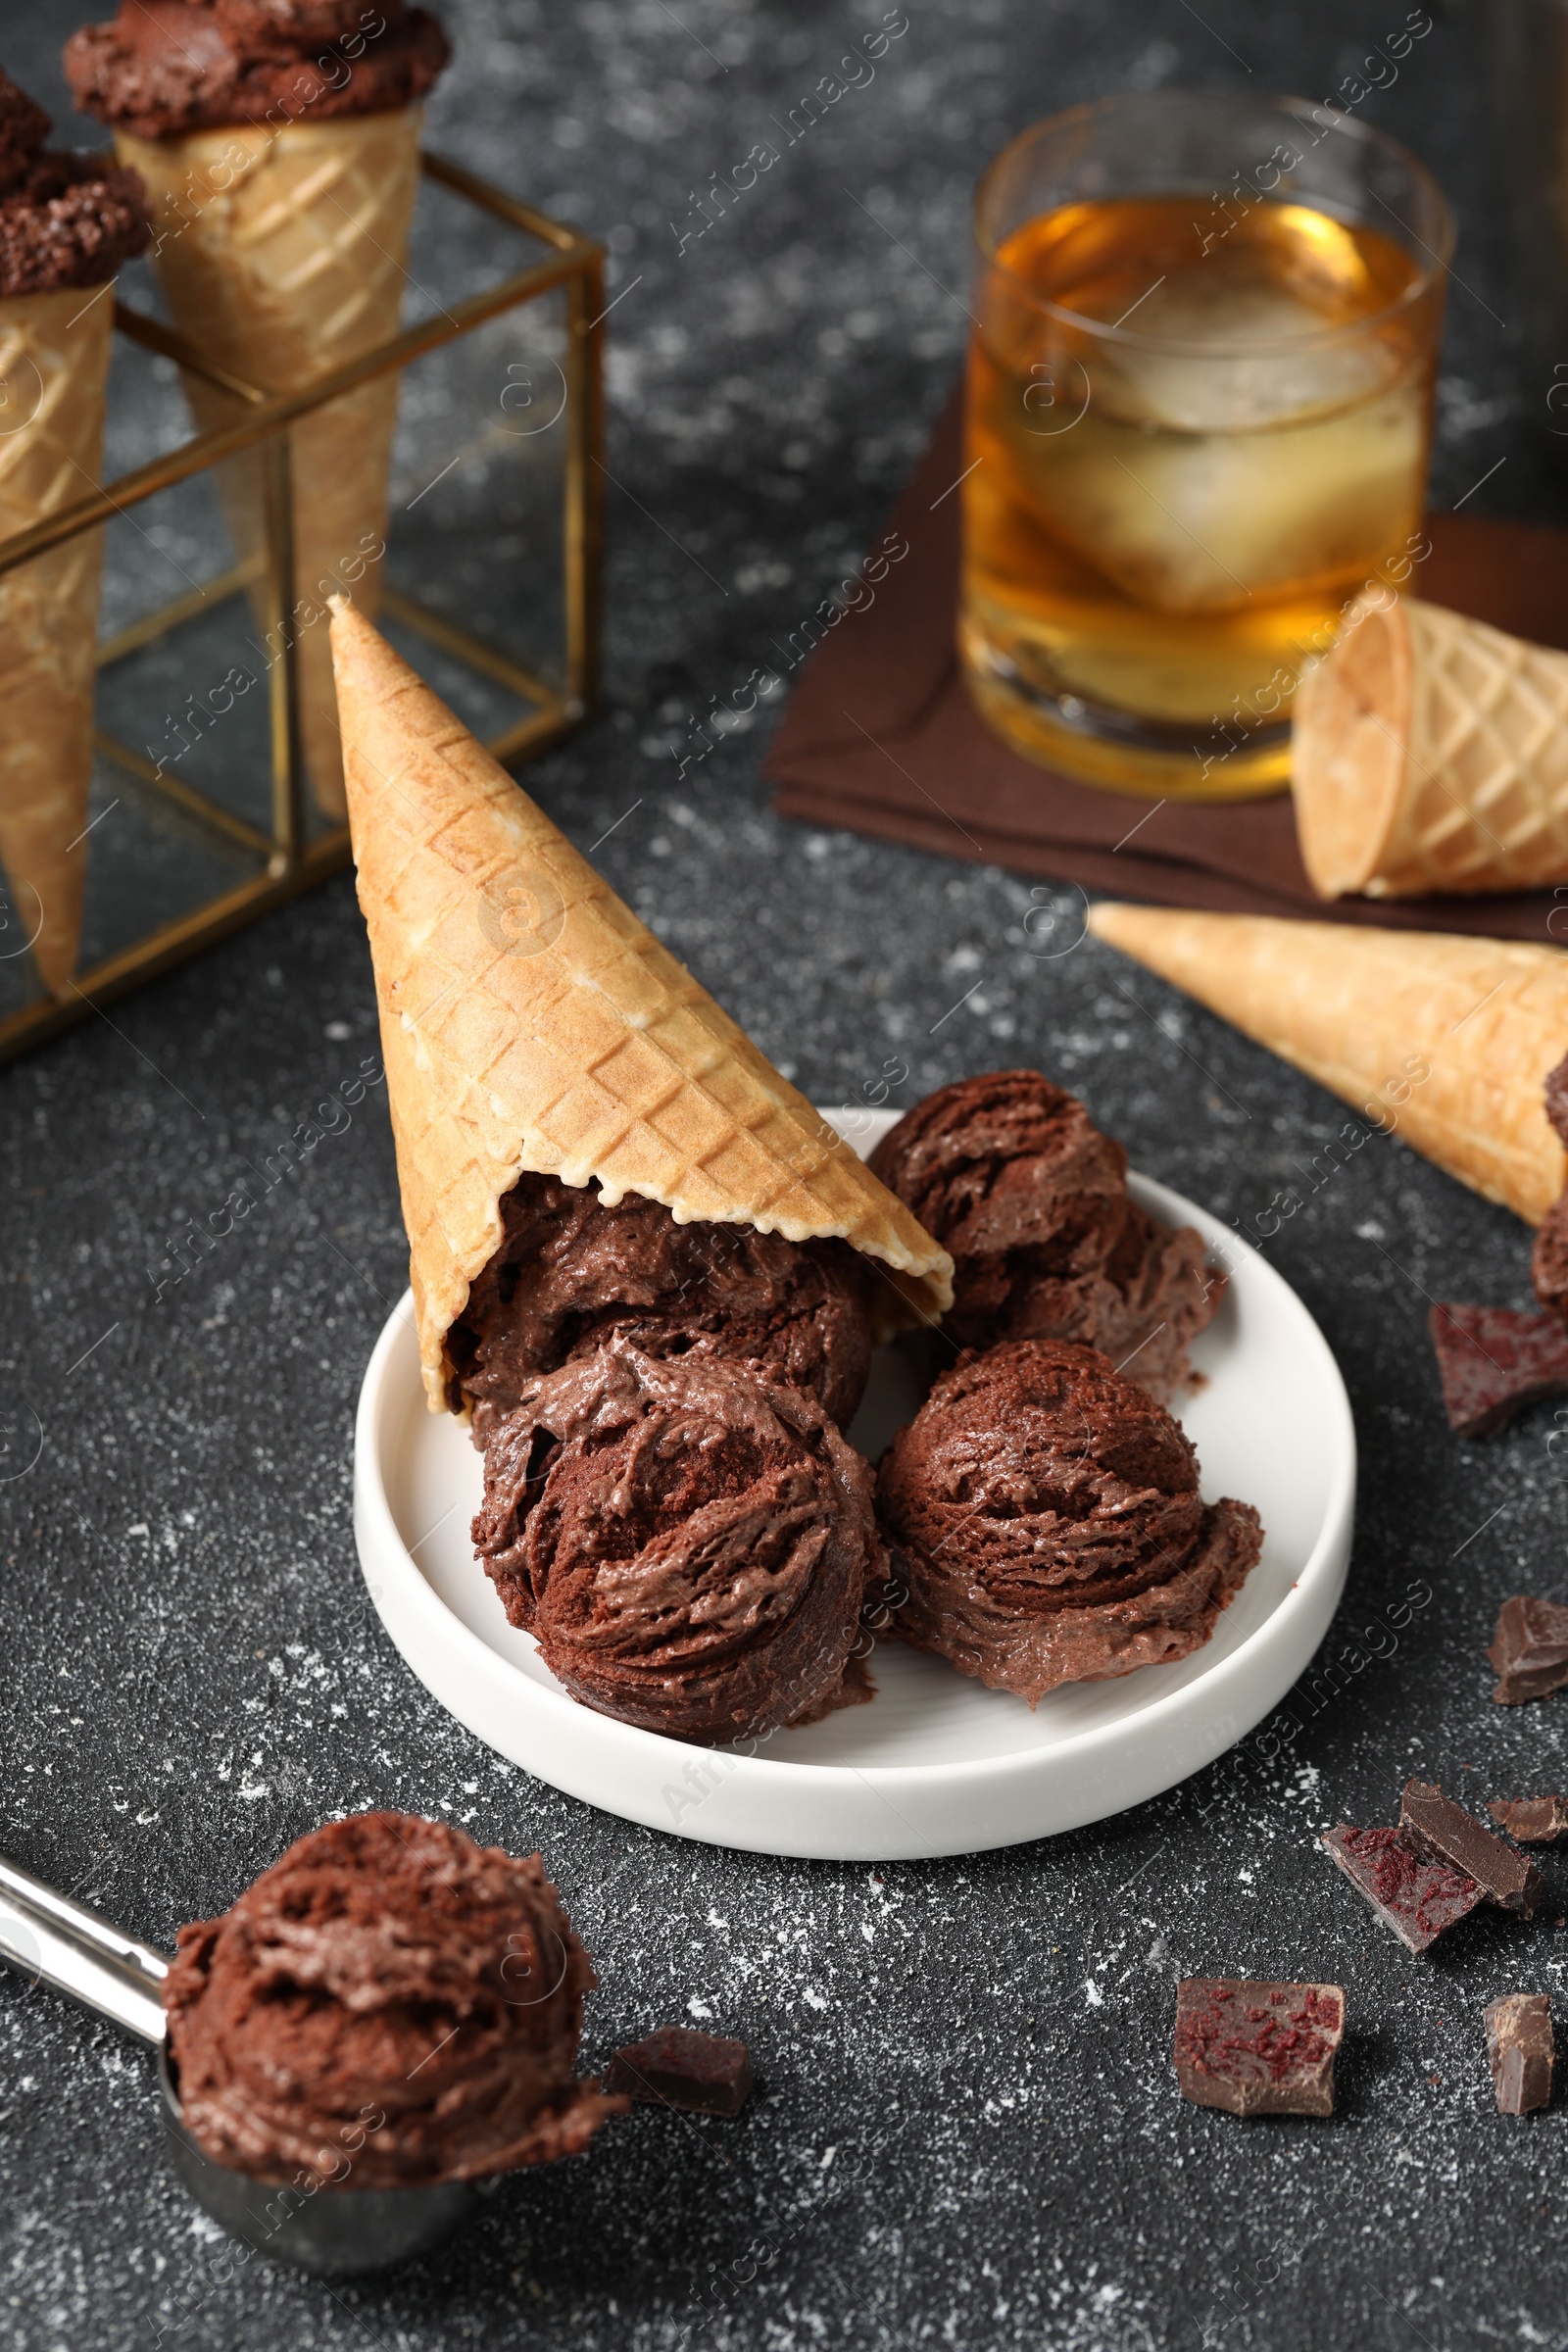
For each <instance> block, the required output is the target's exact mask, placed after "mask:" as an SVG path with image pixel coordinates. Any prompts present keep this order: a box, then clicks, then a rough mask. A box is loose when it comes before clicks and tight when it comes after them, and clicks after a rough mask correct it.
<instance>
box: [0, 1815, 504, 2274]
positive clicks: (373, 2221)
mask: <svg viewBox="0 0 1568 2352" xmlns="http://www.w3.org/2000/svg"><path fill="white" fill-rule="evenodd" d="M0 1960H5V1961H8V1962H9V1963H10V1965H11V1967H13V1968H15V1969H18V1970H20V1971H21V1973H22V1974H23V1975H24V1976H26V1977H30V1978H31V1979H32V1980H33V1982H34V1983H36V1982H37V1981H38V1979H39V1978H42V1980H43V1981H44V1983H45V1984H46V1985H55V1986H56V1987H57V1988H58V1989H59V1990H60V1991H61V1992H69V1993H70V1994H71V1996H72V1998H73V2000H77V2001H80V2002H81V2004H82V2006H83V2007H84V2008H86V2009H93V2010H96V2011H97V2013H98V2015H99V2016H100V2017H107V2018H108V2019H110V2021H111V2022H112V2023H113V2024H115V2025H117V2026H123V2028H124V2029H125V2031H126V2032H127V2033H130V2034H139V2035H140V2037H141V2039H142V2040H143V2041H147V2042H151V2043H152V2045H153V2047H154V2048H155V2049H156V2050H157V2051H158V2053H159V2058H158V2074H159V2080H160V2082H161V2083H162V2085H163V2104H164V2130H165V2134H166V2137H167V2139H168V2143H169V2153H170V2156H171V2159H172V2163H173V2167H174V2170H175V2172H176V2173H177V2174H178V2175H179V2177H180V2179H181V2180H182V2181H183V2182H184V2184H185V2186H186V2187H187V2188H188V2189H189V2191H190V2193H191V2195H192V2196H193V2197H194V2198H195V2199H196V2202H197V2203H198V2205H200V2206H202V2207H203V2208H204V2209H205V2211H206V2212H208V2213H210V2214H211V2215H212V2217H213V2219H214V2221H215V2222H219V2223H221V2225H222V2227H223V2228H224V2229H227V2230H229V2231H230V2232H231V2233H232V2234H233V2235H234V2236H235V2237H238V2238H243V2239H244V2241H245V2242H246V2244H247V2245H251V2246H254V2247H255V2248H256V2250H257V2251H258V2252H259V2253H262V2254H267V2255H270V2257H271V2258H272V2259H273V2260H274V2261H276V2262H290V2263H293V2264H295V2265H296V2266H297V2267H298V2268H299V2269H300V2270H304V2271H315V2272H317V2273H318V2274H319V2276H320V2277H322V2278H348V2277H351V2276H352V2275H353V2274H355V2273H356V2272H363V2271H383V2270H388V2269H390V2268H391V2266H392V2264H393V2263H395V2262H406V2261H408V2260H409V2259H410V2258H411V2256H413V2255H416V2254H422V2253H424V2252H425V2251H426V2250H427V2249H428V2248H429V2247H431V2246H433V2245H435V2244H436V2243H437V2241H438V2240H439V2239H441V2238H443V2237H445V2236H446V2235H447V2233H448V2231H449V2230H451V2229H455V2228H456V2227H457V2225H458V2223H459V2222H460V2221H462V2220H463V2219H464V2218H465V2216H466V2214H467V2213H468V2212H469V2210H470V2208H471V2207H472V2205H473V2204H474V2202H475V2199H476V2197H477V2195H478V2193H479V2191H478V2189H477V2187H476V2186H475V2184H474V2183H473V2182H471V2181H466V2180H443V2181H438V2182H436V2183H435V2184H434V2185H433V2186H431V2187H428V2188H356V2187H355V2186H354V2185H353V2181H352V2179H351V2180H348V2181H345V2182H343V2183H342V2184H341V2185H337V2184H333V2183H331V2182H327V2181H324V2180H323V2181H320V2182H319V2185H317V2186H296V2185H293V2184H289V2185H284V2186H279V2185H277V2184H276V2183H273V2182H269V2181H266V2180H252V2179H251V2177H250V2175H249V2174H248V2173H240V2172H235V2171H234V2170H233V2169H232V2168H231V2167H230V2166H228V2165H223V2164H215V2163H214V2161H213V2159H212V2158H211V2157H210V2156H207V2155H205V2154H204V2153H203V2151H202V2149H201V2148H200V2147H199V2146H198V2144H197V2142H196V2140H195V2139H194V2138H193V2137H192V2135H191V2133H190V2132H189V2131H187V2130H186V2128H185V2118H184V2114H183V2111H182V2110H181V2107H180V2103H179V2086H178V2084H177V2082H175V2080H174V2077H173V2074H172V2070H171V2067H170V2063H169V2052H168V2049H167V2048H166V2046H165V2042H164V2003H163V1982H164V1979H165V1977H166V1976H167V1975H168V1973H169V1966H170V1963H169V1958H168V1955H167V1954H166V1953H164V1952H159V1951H154V1949H153V1948H152V1946H151V1945H150V1944H146V1943H138V1942H137V1940H136V1938H135V1936H127V1935H126V1934H125V1933H124V1932H123V1929H121V1928H116V1927H112V1926H111V1925H110V1923H109V1922H108V1920H106V1919H100V1918H99V1917H98V1915H97V1913H96V1912H95V1911H88V1910H87V1909H85V1908H84V1906H83V1905H82V1904H80V1903H73V1902H72V1901H71V1899H70V1898H69V1896H67V1895H64V1894H57V1893H56V1891H55V1889H54V1888H53V1887H46V1886H45V1885H44V1884H43V1882H42V1881H41V1880H40V1879H35V1878H32V1877H31V1876H30V1875H29V1874H28V1873H27V1872H26V1871H25V1870H19V1869H18V1868H17V1866H16V1864H15V1863H14V1862H8V1861H6V1860H5V1859H4V1857H3V1856H0ZM312 2178H314V2177H312Z"/></svg>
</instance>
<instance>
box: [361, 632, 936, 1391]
mask: <svg viewBox="0 0 1568 2352" xmlns="http://www.w3.org/2000/svg"><path fill="white" fill-rule="evenodd" d="M331 634H332V650H333V655H334V658H335V662H336V667H337V692H338V706H339V711H340V718H341V725H342V734H343V749H344V771H345V778H346V782H347V789H348V805H349V822H350V825H351V827H352V829H353V837H354V855H355V861H356V864H357V866H358V869H359V890H360V905H361V907H363V909H364V912H365V917H366V922H367V925H368V930H369V935H370V953H371V957H372V960H373V963H374V966H375V985H376V996H377V1000H378V1003H379V1006H380V1014H381V1039H382V1050H383V1054H384V1057H385V1063H386V1076H387V1095H388V1101H389V1103H390V1105H391V1111H392V1128H393V1135H394V1138H395V1141H396V1146H397V1157H398V1180H399V1184H400V1187H401V1190H402V1196H403V1211H404V1219H405V1222H406V1224H407V1226H408V1232H409V1245H410V1265H411V1273H412V1279H413V1284H414V1299H415V1308H416V1313H417V1321H418V1335H419V1355H420V1362H421V1366H422V1370H423V1375H424V1383H425V1389H426V1393H427V1396H428V1397H429V1401H430V1405H431V1407H432V1409H433V1410H440V1409H441V1408H442V1407H443V1406H445V1405H446V1404H447V1403H448V1401H449V1398H450V1397H451V1393H452V1383H453V1367H452V1364H451V1361H450V1359H449V1354H448V1349H447V1337H448V1334H449V1332H450V1330H451V1327H452V1325H453V1323H454V1321H455V1320H456V1318H457V1317H458V1316H460V1315H461V1314H462V1312H463V1310H464V1307H465V1304H466V1300H467V1298H468V1292H469V1286H470V1285H471V1284H472V1283H473V1282H474V1281H475V1279H476V1278H477V1277H478V1275H479V1274H480V1273H481V1271H482V1270H483V1269H484V1268H485V1267H486V1266H487V1265H488V1264H489V1262H490V1260H491V1258H492V1256H493V1255H494V1253H495V1251H496V1250H497V1248H498V1245H499V1244H500V1242H501V1240H502V1231H503V1219H502V1211H501V1205H500V1204H501V1201H502V1200H503V1198H504V1196H505V1195H506V1194H508V1193H509V1192H510V1191H511V1190H512V1189H513V1187H514V1186H515V1185H516V1183H517V1181H518V1178H519V1176H521V1175H522V1174H523V1173H524V1171H532V1172H533V1173H535V1174H538V1175H544V1176H552V1177H558V1178H560V1179H562V1180H563V1181H564V1183H565V1184H567V1185H572V1186H586V1185H589V1184H594V1185H597V1187H598V1191H599V1198H600V1200H601V1201H602V1202H603V1204H604V1205H605V1206H606V1207H612V1208H613V1206H614V1205H615V1204H616V1203H617V1202H618V1201H620V1200H621V1199H622V1197H623V1196H625V1195H629V1194H635V1195H639V1196H641V1197H642V1198H643V1199H644V1200H646V1201H658V1202H660V1203H662V1205H663V1207H665V1208H666V1209H668V1210H669V1211H670V1212H671V1214H672V1216H673V1217H674V1218H675V1220H676V1222H677V1223H678V1224H682V1225H684V1224H686V1223H688V1222H691V1221H694V1220H701V1221H705V1222H708V1223H711V1224H715V1225H719V1224H721V1225H741V1226H751V1227H754V1228H756V1229H757V1230H758V1231H760V1232H761V1233H777V1234H782V1235H783V1236H784V1237H785V1238H786V1239H787V1240H789V1241H792V1242H811V1241H825V1240H831V1239H842V1240H844V1241H847V1242H848V1243H850V1244H851V1245H852V1247H853V1248H854V1249H855V1250H858V1251H859V1252H860V1253H862V1255H863V1256H865V1257H866V1258H868V1259H869V1260H870V1261H871V1263H872V1266H873V1268H874V1270H875V1272H876V1274H877V1276H878V1279H877V1280H876V1281H875V1283H874V1285H873V1289H872V1302H873V1316H874V1319H875V1321H876V1323H877V1325H878V1326H879V1327H880V1328H881V1329H882V1330H884V1331H885V1330H889V1329H893V1328H896V1327H897V1326H898V1325H899V1324H900V1323H911V1322H913V1321H915V1320H916V1319H918V1318H922V1317H923V1318H925V1319H928V1320H929V1319H930V1318H931V1317H932V1316H934V1315H937V1314H940V1313H942V1312H943V1311H944V1310H945V1309H946V1308H947V1306H948V1305H950V1304H951V1302H952V1288H951V1274H952V1261H951V1259H950V1258H949V1256H948V1254H947V1252H946V1251H945V1250H942V1249H941V1248H939V1246H938V1245H937V1244H936V1243H935V1242H934V1241H933V1240H932V1239H931V1237H930V1235H929V1234H927V1233H926V1232H925V1231H924V1229H923V1228H922V1227H921V1226H920V1225H919V1224H918V1223H917V1222H916V1220H915V1219H914V1218H913V1217H912V1216H911V1215H910V1213H909V1211H908V1210H907V1208H906V1207H905V1205H904V1203H903V1202H902V1201H899V1200H897V1199H896V1198H895V1197H894V1195H893V1194H892V1193H890V1192H889V1191H887V1189H886V1188H885V1187H884V1186H883V1185H882V1184H880V1183H879V1182H878V1181H877V1179H876V1178H875V1177H874V1176H873V1175H872V1174H871V1172H870V1170H869V1168H867V1167H866V1166H865V1165H864V1163H863V1161H861V1160H860V1159H859V1158H858V1156H857V1154H856V1153H855V1152H854V1151H853V1150H852V1149H851V1148H850V1147H849V1146H848V1145H846V1144H844V1143H843V1142H841V1141H840V1139H839V1138H838V1137H837V1136H836V1135H835V1134H834V1133H833V1132H832V1130H831V1129H830V1128H828V1127H827V1126H826V1125H825V1124H824V1122H823V1120H822V1119H821V1118H820V1116H819V1115H818V1114H817V1112H816V1111H815V1110H814V1109H813V1108H812V1106H811V1104H810V1103H808V1102H807V1101H806V1099H805V1097H804V1096H802V1095H801V1094H799V1093H797V1091H796V1089H795V1088H794V1087H793V1086H791V1085H790V1084H789V1082H788V1080H787V1079H785V1078H783V1077H781V1076H780V1075H779V1073H778V1071H777V1070H775V1069H774V1068H773V1067H772V1065H771V1064H770V1063H769V1062H768V1061H767V1060H766V1058H765V1057H764V1056H763V1054H760V1052H759V1051H758V1049H757V1047H756V1046H754V1045H753V1043H752V1041H751V1039H750V1038H749V1037H747V1036H746V1034H745V1032H744V1031H743V1030H742V1029H741V1028H740V1027H739V1026H738V1025H737V1024H736V1023H735V1022H734V1021H733V1020H731V1018H730V1017H729V1015H728V1014H727V1013H725V1012H723V1011H722V1010H721V1009H720V1008H719V1006H718V1005H715V1004H714V1002H713V1000H712V998H711V996H709V994H708V992H707V990H706V989H704V988H703V987H702V986H701V985H700V984H699V982H697V981H696V980H694V979H693V978H692V976H691V974H690V973H689V972H688V971H687V970H686V969H685V968H684V966H683V965H681V964H680V963H678V962H677V961H676V959H675V957H674V956H671V955H670V953H669V951H668V949H667V948H665V947H663V946H662V944H661V942H660V941H659V940H658V939H656V938H655V936H654V934H653V933H652V932H651V931H650V930H649V929H648V927H647V925H646V924H644V923H642V922H641V921H639V919H638V917H637V916H636V915H635V914H633V913H632V911H631V909H630V908H629V907H626V906H625V905H624V904H623V903H622V902H621V900H619V899H618V898H617V897H616V896H615V894H614V892H613V890H612V889H611V888H610V886H609V884H608V883H606V882H605V881H603V880H602V879H601V877H600V876H599V875H598V874H597V873H596V872H595V871H594V869H593V867H592V866H591V865H590V864H589V863H588V862H587V860H586V858H582V857H581V856H580V855H579V854H578V852H577V851H576V850H574V849H573V848H572V846H571V844H570V843H569V842H568V841H567V840H566V839H565V837H564V834H562V833H561V832H560V831H559V830H558V829H557V827H556V826H555V825H553V824H552V823H551V821H550V819H549V818H548V817H547V816H546V815H545V813H544V811H543V810H542V809H539V808H537V807H536V806H535V805H534V803H533V802H532V801H530V800H529V799H528V797H527V795H526V794H525V793H524V792H522V791H521V790H520V789H519V787H518V786H517V785H516V784H515V783H514V782H513V780H512V778H511V777H510V776H509V775H508V774H507V772H506V770H505V769H504V768H502V767H501V766H499V765H498V764H497V762H496V761H495V760H493V759H492V758H491V757H490V755H489V753H488V752H486V751H485V750H484V749H483V748H482V746H481V745H480V744H478V743H477V742H475V740H474V738H473V737H472V736H471V735H470V734H469V733H468V732H467V730H466V728H465V727H464V726H463V725H462V724H461V723H460V721H459V720H458V719H456V718H455V717H454V716H453V714H452V712H451V711H448V710H447V708H446V706H445V705H444V704H443V703H441V702H440V701H438V700H437V698H436V696H435V695H434V694H432V693H431V691H430V689H429V688H428V687H427V686H426V685H424V684H423V682H422V681H421V680H420V679H419V678H418V677H417V675H416V673H415V672H414V671H413V670H412V669H411V668H410V667H409V666H408V664H407V663H406V662H403V661H402V660H401V659H400V657H399V656H398V655H397V654H395V653H394V652H393V650H392V648H391V647H390V646H389V645H388V644H387V643H386V642H385V640H384V639H383V638H382V637H380V636H379V635H378V633H377V632H376V630H375V629H374V628H373V627H372V626H371V624H370V623H369V622H368V620H367V619H366V617H365V616H364V614H363V613H360V612H359V611H357V610H356V609H355V608H354V607H353V606H350V605H347V604H344V603H342V602H340V603H339V605H338V607H337V610H336V611H335V613H334V617H333V620H332V624H331Z"/></svg>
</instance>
